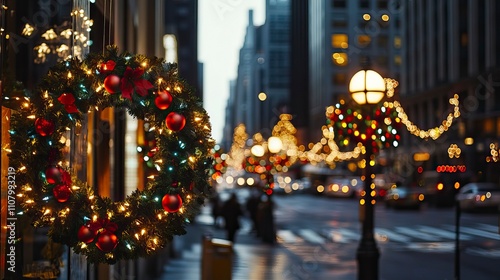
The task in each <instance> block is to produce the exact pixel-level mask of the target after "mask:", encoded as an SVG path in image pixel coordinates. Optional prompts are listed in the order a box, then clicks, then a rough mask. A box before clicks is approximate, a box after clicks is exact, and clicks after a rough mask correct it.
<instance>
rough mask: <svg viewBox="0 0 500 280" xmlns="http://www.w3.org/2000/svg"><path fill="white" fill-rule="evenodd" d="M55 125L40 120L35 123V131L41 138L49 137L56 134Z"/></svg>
mask: <svg viewBox="0 0 500 280" xmlns="http://www.w3.org/2000/svg"><path fill="white" fill-rule="evenodd" d="M55 127H56V126H55V124H54V123H53V122H51V121H49V120H46V119H44V118H38V119H36V121H35V131H36V132H37V133H38V134H40V135H41V136H49V135H51V134H52V133H54V130H55Z"/></svg>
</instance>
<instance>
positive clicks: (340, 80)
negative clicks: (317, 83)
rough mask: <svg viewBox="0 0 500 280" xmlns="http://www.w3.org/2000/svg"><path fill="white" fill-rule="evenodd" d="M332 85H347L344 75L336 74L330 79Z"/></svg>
mask: <svg viewBox="0 0 500 280" xmlns="http://www.w3.org/2000/svg"><path fill="white" fill-rule="evenodd" d="M332 83H333V84H334V85H337V86H338V85H345V84H347V76H346V74H345V73H337V74H334V75H333V77H332Z"/></svg>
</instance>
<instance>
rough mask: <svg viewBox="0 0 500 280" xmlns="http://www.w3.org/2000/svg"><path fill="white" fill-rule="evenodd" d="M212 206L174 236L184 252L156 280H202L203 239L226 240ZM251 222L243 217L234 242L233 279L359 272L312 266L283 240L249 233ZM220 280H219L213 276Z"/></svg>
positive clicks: (342, 279)
mask: <svg viewBox="0 0 500 280" xmlns="http://www.w3.org/2000/svg"><path fill="white" fill-rule="evenodd" d="M209 213H210V208H209V207H204V208H203V209H202V213H201V214H200V215H199V216H198V217H197V218H196V222H195V223H193V224H191V225H189V226H188V227H187V234H186V235H183V236H179V237H175V239H174V249H175V251H176V252H181V255H180V256H179V257H178V258H172V259H170V260H169V262H168V263H167V264H166V265H165V266H164V268H163V273H162V275H161V276H160V277H158V278H156V280H199V279H201V265H202V247H201V243H202V238H203V236H204V235H205V234H211V235H212V237H213V238H220V239H226V232H225V230H224V229H221V228H216V227H214V226H213V219H212V217H211V216H210V214H209ZM250 227H251V224H250V221H249V220H248V218H246V217H245V218H243V219H242V228H241V229H240V230H239V231H238V233H237V235H236V242H235V244H233V249H234V256H233V263H232V264H233V267H232V279H233V280H289V279H290V280H299V279H300V280H302V279H303V280H306V279H307V280H309V279H310V280H312V279H314V280H323V279H325V280H326V279H336V280H353V279H356V275H354V274H352V273H346V272H345V271H332V270H329V269H328V270H326V271H325V270H324V269H319V270H317V268H315V269H311V268H310V267H308V266H311V263H309V262H307V261H304V260H302V259H301V258H299V257H297V256H296V255H294V254H292V253H291V252H290V251H288V250H287V249H286V248H285V247H283V246H282V245H281V244H280V243H276V244H274V245H271V244H265V243H263V242H262V241H261V240H260V239H259V238H257V237H256V236H255V235H254V234H253V233H251V232H250ZM214 280H219V279H214ZM220 280H222V279H220Z"/></svg>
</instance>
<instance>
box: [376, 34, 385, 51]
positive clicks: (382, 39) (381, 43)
mask: <svg viewBox="0 0 500 280" xmlns="http://www.w3.org/2000/svg"><path fill="white" fill-rule="evenodd" d="M378 47H379V48H387V35H380V36H379V37H378Z"/></svg>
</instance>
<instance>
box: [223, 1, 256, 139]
mask: <svg viewBox="0 0 500 280" xmlns="http://www.w3.org/2000/svg"><path fill="white" fill-rule="evenodd" d="M256 34H257V27H256V26H254V24H253V10H250V11H249V12H248V25H247V28H246V34H245V39H244V42H243V46H242V47H241V49H240V54H239V63H238V70H237V71H238V73H237V78H236V82H235V83H234V89H233V90H231V93H232V94H233V95H234V96H231V97H230V98H229V99H230V100H232V101H233V103H232V104H230V105H229V106H233V107H234V108H235V109H233V110H231V111H232V112H233V113H234V115H233V116H231V118H232V119H233V120H234V122H235V123H236V124H239V123H244V124H245V126H246V127H247V128H248V129H249V130H250V131H256V129H257V118H256V115H257V113H256V111H255V108H256V104H257V98H256V95H257V93H256V92H257V91H258V89H257V88H256V87H255V86H256V84H258V83H257V82H256V81H255V78H256V77H255V75H254V72H255V65H256V63H255V56H256V36H257V35H256ZM236 108H237V109H236ZM233 125H234V123H233ZM233 129H234V127H233Z"/></svg>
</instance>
